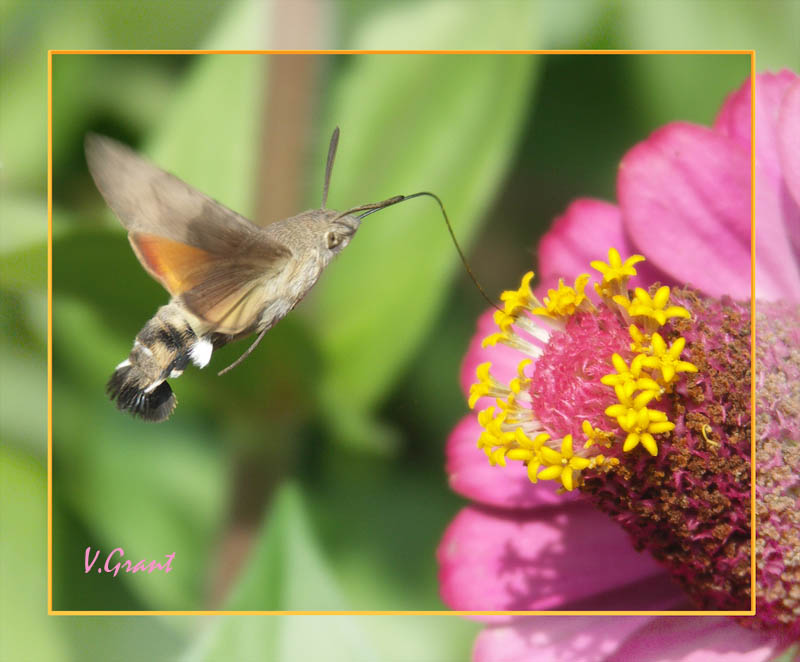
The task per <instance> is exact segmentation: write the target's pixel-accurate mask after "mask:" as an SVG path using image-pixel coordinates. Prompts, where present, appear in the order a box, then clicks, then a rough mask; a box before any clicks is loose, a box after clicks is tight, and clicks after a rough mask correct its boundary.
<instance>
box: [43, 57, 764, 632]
mask: <svg viewBox="0 0 800 662" xmlns="http://www.w3.org/2000/svg"><path fill="white" fill-rule="evenodd" d="M178 54H180V55H442V54H448V55H465V54H469V55H749V56H750V214H751V215H750V411H751V425H750V503H751V506H752V505H754V504H755V502H756V464H755V457H756V455H755V448H756V426H755V415H754V414H755V409H756V386H755V384H756V363H755V352H756V315H755V312H756V311H755V293H756V244H755V231H756V227H755V223H756V202H755V200H756V195H755V194H756V176H755V169H756V156H755V142H756V83H755V76H756V52H755V50H752V49H749V50H618V49H608V50H169V49H165V50H49V51H48V52H47V614H48V615H50V616H146V615H154V616H300V615H317V616H366V615H370V616H754V615H755V613H756V558H755V557H756V555H755V544H756V509H755V508H754V507H751V508H750V610H749V611H619V610H617V611H602V610H597V611H446V610H442V611H402V610H401V611H355V610H354V611H207V610H198V611H188V610H176V611H160V610H150V611H97V610H94V611H91V610H87V611H69V610H54V609H53V55H178Z"/></svg>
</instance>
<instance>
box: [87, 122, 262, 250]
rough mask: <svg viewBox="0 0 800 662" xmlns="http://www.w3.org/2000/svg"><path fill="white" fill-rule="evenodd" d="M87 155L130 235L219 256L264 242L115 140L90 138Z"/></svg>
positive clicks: (253, 229)
mask: <svg viewBox="0 0 800 662" xmlns="http://www.w3.org/2000/svg"><path fill="white" fill-rule="evenodd" d="M85 149H86V162H87V163H88V165H89V172H91V174H92V177H93V178H94V181H95V183H96V184H97V188H98V189H99V190H100V193H101V194H102V195H103V198H105V201H106V202H107V203H108V206H109V207H111V209H113V210H114V213H115V214H116V215H117V217H118V218H119V220H120V221H122V224H123V225H124V226H125V227H126V228H127V229H128V231H129V232H136V233H145V234H151V235H158V236H160V237H165V238H166V239H171V240H173V241H178V242H181V243H184V244H189V245H190V246H194V247H196V248H201V249H203V250H206V251H208V252H211V253H214V254H217V255H228V254H230V253H231V252H235V251H237V250H239V249H240V248H241V247H242V246H243V245H247V244H248V243H250V242H251V241H253V240H254V238H261V239H263V231H262V230H261V228H259V227H258V226H256V225H254V224H253V223H251V222H250V221H248V220H247V219H246V218H245V217H244V216H240V215H239V214H237V213H236V212H234V211H232V210H231V209H228V208H227V207H225V206H224V205H221V204H220V203H219V202H217V201H216V200H213V199H211V198H209V197H208V196H207V195H205V194H203V193H201V192H200V191H198V190H196V189H194V188H192V187H191V186H189V185H188V184H187V183H186V182H184V181H182V180H181V179H178V178H177V177H175V175H171V174H170V173H168V172H165V171H164V170H161V168H158V167H156V166H154V165H153V164H152V163H150V162H149V161H147V160H146V159H144V158H142V157H141V156H139V155H138V154H137V153H136V152H134V151H133V150H132V149H130V148H129V147H126V146H125V145H123V144H121V143H119V142H117V141H116V140H112V139H111V138H106V137H104V136H98V135H96V134H88V135H87V136H86V141H85Z"/></svg>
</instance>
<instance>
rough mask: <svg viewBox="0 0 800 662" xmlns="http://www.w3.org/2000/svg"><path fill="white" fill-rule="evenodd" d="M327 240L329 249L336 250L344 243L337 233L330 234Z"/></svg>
mask: <svg viewBox="0 0 800 662" xmlns="http://www.w3.org/2000/svg"><path fill="white" fill-rule="evenodd" d="M326 239H327V240H328V248H336V247H337V246H338V245H339V244H341V243H342V238H341V237H340V236H339V235H338V234H336V233H335V232H329V233H328V234H327V236H326Z"/></svg>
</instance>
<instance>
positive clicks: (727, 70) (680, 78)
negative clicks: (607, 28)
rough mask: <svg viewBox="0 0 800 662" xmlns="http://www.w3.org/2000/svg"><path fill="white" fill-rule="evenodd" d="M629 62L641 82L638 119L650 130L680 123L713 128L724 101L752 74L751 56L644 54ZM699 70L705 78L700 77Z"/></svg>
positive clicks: (638, 93)
mask: <svg viewBox="0 0 800 662" xmlns="http://www.w3.org/2000/svg"><path fill="white" fill-rule="evenodd" d="M690 58H691V59H690ZM628 62H629V64H630V67H631V70H632V71H633V74H634V76H635V77H636V78H637V79H638V80H637V85H636V90H637V95H636V99H637V103H638V104H639V108H637V111H638V112H637V115H638V117H637V119H638V121H639V122H640V123H642V124H644V125H646V126H647V127H648V128H650V129H653V128H655V127H659V126H662V125H664V124H666V123H668V122H675V121H679V120H682V121H688V122H696V123H698V124H703V125H705V126H709V125H711V124H712V123H713V121H714V119H715V118H716V116H717V113H718V112H719V109H720V108H721V107H722V103H723V101H724V100H725V98H726V97H727V96H728V95H729V94H730V93H731V92H733V91H734V90H735V89H737V88H738V87H739V86H740V85H741V84H742V83H743V82H744V81H745V79H746V78H747V77H748V76H749V75H750V56H749V55H691V56H687V55H641V56H638V57H635V58H630V60H628ZM698 68H701V69H702V70H703V71H704V72H706V75H704V76H698V75H697V69H698ZM677 90H679V91H680V93H681V95H682V96H683V98H677V97H678V96H679V95H677V94H676V91H677ZM687 98H689V99H692V101H693V103H691V104H687V103H686V99H687Z"/></svg>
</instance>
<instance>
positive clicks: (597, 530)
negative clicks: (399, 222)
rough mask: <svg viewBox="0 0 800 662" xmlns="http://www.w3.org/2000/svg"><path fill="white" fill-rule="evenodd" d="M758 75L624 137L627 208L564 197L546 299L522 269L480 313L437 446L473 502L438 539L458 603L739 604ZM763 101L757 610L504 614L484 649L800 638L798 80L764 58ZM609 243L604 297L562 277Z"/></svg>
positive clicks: (748, 650) (744, 578)
mask: <svg viewBox="0 0 800 662" xmlns="http://www.w3.org/2000/svg"><path fill="white" fill-rule="evenodd" d="M750 92H751V87H750V81H749V80H748V81H747V82H745V84H744V85H743V86H742V87H741V88H740V89H739V90H738V91H736V92H735V93H733V94H732V95H731V96H730V97H729V98H728V100H727V101H726V103H725V104H724V105H723V107H722V109H721V111H720V113H719V115H718V117H717V120H716V122H715V124H714V127H713V128H711V129H709V128H705V127H700V126H695V125H691V124H687V123H673V124H670V125H667V126H665V127H663V128H662V129H660V130H658V131H656V132H655V133H654V134H653V135H652V136H650V137H649V138H648V139H647V140H645V141H644V142H642V143H640V144H638V145H637V146H635V147H634V148H633V149H632V150H631V151H630V152H629V153H628V154H627V155H626V156H625V158H624V159H623V161H622V164H621V167H620V172H619V177H618V197H619V200H620V204H619V206H615V205H611V204H608V203H605V202H601V201H597V200H586V199H584V200H578V201H575V202H573V203H572V204H571V205H570V207H569V208H568V209H567V211H566V213H565V214H564V215H563V216H562V217H560V218H559V219H557V220H556V222H555V224H554V226H553V228H552V230H551V231H550V232H549V233H548V234H547V235H546V236H545V237H544V238H543V239H542V241H541V243H540V246H539V251H538V254H539V256H540V265H539V267H540V277H541V283H540V285H539V286H538V287H537V288H536V290H535V294H536V295H538V296H537V297H534V296H533V295H534V292H531V291H530V290H528V289H527V282H525V281H523V284H522V286H521V287H520V289H519V290H517V291H511V292H509V293H506V295H505V296H504V311H503V312H496V311H489V312H487V313H486V314H485V315H483V316H482V317H481V319H480V320H479V322H478V333H477V335H476V337H475V338H474V340H473V342H472V343H471V346H470V349H469V351H468V353H467V356H466V359H465V361H464V366H463V371H462V384H463V385H464V388H465V391H467V393H468V394H470V396H471V404H473V405H476V407H475V408H476V409H477V410H479V411H481V414H480V420H479V418H478V417H475V416H472V415H471V416H468V417H466V418H465V419H464V420H462V421H461V423H459V425H458V426H457V427H456V428H455V430H454V431H453V433H452V434H451V437H450V439H449V440H448V444H447V472H448V475H449V477H450V484H451V486H452V487H453V489H454V490H455V491H457V492H459V493H461V494H463V495H465V496H467V497H468V498H470V499H472V500H473V501H475V502H476V503H475V504H474V505H471V506H468V507H466V508H465V509H463V510H462V511H461V512H460V513H459V514H458V516H457V517H456V519H455V520H454V521H453V522H452V523H451V525H450V526H449V527H448V530H447V532H446V533H445V535H444V538H443V540H442V542H441V544H440V547H439V550H438V558H439V563H440V585H441V593H442V597H443V599H444V601H445V603H446V604H447V605H448V606H449V607H451V608H452V609H457V610H475V611H489V610H502V611H527V610H589V609H593V610H600V609H602V610H605V609H617V610H654V611H661V610H668V609H697V608H700V609H715V610H716V609H720V610H721V609H725V610H728V609H747V608H749V590H750V586H749V563H750V560H749V516H750V515H749V506H750V503H749V491H750V482H749V480H750V464H749V437H750V435H749V429H750V412H749V406H748V400H747V398H748V393H749V377H750V374H749V356H747V351H748V347H749V317H750V315H749V304H748V303H747V301H748V300H749V297H750V209H751V198H750V193H751V187H750V135H751V134H750V127H751V124H750V118H751V114H750V110H751V106H750ZM756 113H757V114H756V135H757V137H758V142H757V145H756V154H755V156H756V201H755V202H756V218H757V232H756V254H757V258H758V259H757V264H756V269H755V274H756V287H757V289H756V298H757V319H756V323H757V327H758V330H757V340H758V347H757V362H758V364H757V376H756V379H757V381H756V386H757V389H758V417H757V460H758V465H757V485H756V490H757V496H758V504H757V510H756V517H757V525H758V528H757V531H758V545H757V547H756V567H757V594H756V604H757V610H758V616H757V617H755V618H750V619H740V620H741V621H743V622H746V624H747V625H749V626H751V627H749V628H747V627H742V626H741V625H740V624H739V623H737V622H736V621H734V620H733V619H726V618H717V617H704V618H702V619H696V618H689V617H684V618H668V617H652V618H650V617H639V618H636V617H628V618H618V619H610V618H597V617H592V618H566V617H563V618H552V617H526V618H518V619H512V618H511V617H499V618H496V619H494V621H493V624H492V626H490V627H488V628H487V629H485V630H484V631H483V632H482V633H481V635H480V636H479V639H478V641H477V643H476V648H475V658H476V659H480V660H528V659H536V660H562V659H563V660H611V659H620V660H622V659H637V660H647V659H669V660H673V659H674V660H695V659H696V660H716V659H721V658H722V657H724V656H727V657H724V659H726V660H764V659H767V658H768V657H769V656H771V655H772V654H774V653H775V651H776V650H778V649H780V648H781V647H782V646H785V645H786V643H787V642H789V641H794V640H796V639H797V638H798V637H799V636H800V479H799V478H798V476H800V448H798V440H800V379H798V378H800V331H798V329H800V306H798V302H799V301H800V82H799V79H798V77H797V76H796V75H795V74H793V73H792V72H789V71H784V72H781V73H780V74H776V75H770V74H763V75H760V76H758V77H757V78H756ZM609 247H614V248H616V249H618V250H619V253H620V254H621V256H622V259H621V260H617V259H616V257H617V256H616V254H614V253H610V254H609V258H608V264H607V265H600V264H595V265H594V266H596V267H599V271H600V274H601V276H602V278H600V279H598V280H599V283H598V290H597V296H594V295H593V294H592V290H590V289H587V282H586V281H587V279H586V278H583V277H578V280H577V281H576V282H575V285H574V287H569V286H565V285H563V283H562V284H561V287H560V288H558V289H555V288H556V283H557V281H558V279H559V278H568V277H576V276H578V274H581V273H582V272H583V271H584V270H585V269H586V266H587V265H588V264H589V263H590V262H592V261H598V260H600V259H601V258H602V259H605V254H606V251H607V250H608V248H609ZM636 254H642V255H643V256H645V258H646V261H644V262H638V261H637V259H634V260H631V261H625V258H627V257H630V256H635V255H636ZM607 272H612V278H610V279H609V278H607V277H606V276H607ZM632 272H635V275H633V276H632ZM615 274H616V275H621V276H622V278H621V279H619V280H616V281H615V280H614V278H613V276H614V275H615ZM626 278H627V279H629V281H627V280H625V279H626ZM655 282H659V283H660V284H661V285H666V286H669V287H671V288H672V289H671V290H669V291H665V290H664V289H662V290H660V291H658V290H657V289H656V288H652V289H650V290H647V289H646V288H648V287H649V286H650V285H652V284H653V283H655ZM636 287H640V288H643V289H641V290H638V291H636V293H635V294H634V292H633V291H631V290H633V288H636ZM548 288H553V291H551V292H549V293H547V294H545V293H546V292H547V291H548ZM629 288H630V289H629ZM587 294H588V295H589V296H587ZM529 295H530V296H529ZM544 296H547V297H548V299H549V300H544V301H541V300H540V299H544ZM615 297H617V299H616V300H615ZM736 301H740V302H743V303H736ZM773 302H774V303H773ZM515 306H516V307H515ZM637 306H638V307H637ZM670 307H673V310H671V313H670ZM542 308H543V309H544V310H541V309H542ZM659 310H660V311H661V313H662V314H659ZM680 311H688V313H689V317H688V318H687V316H686V315H685V314H684V313H683V312H680ZM531 312H535V313H536V314H534V315H531V314H530V313H531ZM548 315H549V316H548ZM657 318H658V319H657ZM631 322H633V326H634V327H635V328H634V329H629V328H628V326H629V324H630V323H631ZM496 324H497V325H499V327H500V331H499V333H498V328H497V326H496ZM493 334H494V336H493ZM626 334H627V335H626ZM656 335H658V338H659V339H658V340H655V336H656ZM487 337H489V339H490V340H489V343H490V344H489V346H486V347H483V344H484V341H485V339H486V338H487ZM680 338H683V339H684V341H680V340H679V339H680ZM493 341H499V343H498V344H493V345H492V344H491V343H492V342H493ZM743 348H744V349H743ZM614 354H616V355H617V356H616V357H614V358H613V360H612V357H613V356H614ZM639 354H642V355H644V358H640V359H636V356H638V355H639ZM524 355H528V356H529V358H531V359H532V360H531V362H530V363H529V364H523V365H522V366H520V362H521V359H522V358H524ZM634 359H636V361H638V364H637V365H636V366H635V367H634V363H635V361H634ZM487 362H488V363H490V364H491V366H490V367H488V366H486V365H485V364H486V363H487ZM670 366H671V367H670ZM695 369H697V370H695ZM476 372H479V374H478V375H477V377H478V382H477V385H475V382H476ZM567 375H569V378H567ZM652 382H655V384H653V383H652ZM649 390H650V391H652V393H650V394H648V391H649ZM615 398H616V399H615ZM637 398H639V400H638V402H635V401H636V399H637ZM743 398H744V400H743ZM609 402H611V403H612V404H609ZM501 403H502V404H501ZM616 405H619V406H616ZM492 406H494V407H495V409H494V410H491V407H492ZM641 410H646V411H647V412H649V413H647V414H645V415H641V416H640V415H639V414H638V413H637V412H641ZM657 412H661V413H657ZM637 416H639V418H637ZM642 416H644V418H642ZM644 419H647V420H644ZM637 421H639V423H638V424H637ZM667 423H669V425H668V424H667ZM648 426H650V427H648ZM516 428H520V431H519V432H517V431H516ZM476 441H477V442H478V444H479V446H480V447H482V448H483V449H484V452H481V451H480V450H478V448H476ZM584 441H585V443H584ZM598 445H600V446H599V448H598ZM606 446H607V448H606ZM623 448H624V450H623ZM544 449H547V450H544ZM598 450H602V451H603V452H602V454H601V453H598V452H597V451H598ZM487 455H488V458H489V460H490V461H489V462H487ZM556 455H558V457H556ZM598 458H599V459H598ZM490 462H494V463H495V464H500V465H503V464H505V466H504V468H501V467H497V466H491V464H490ZM547 479H552V480H555V481H556V482H557V483H558V484H559V485H561V487H562V490H561V491H562V492H563V494H559V493H557V491H556V490H555V489H554V486H553V483H549V482H547ZM532 480H537V481H539V482H537V483H536V484H534V483H533V482H531V481H532ZM542 481H544V482H542ZM593 504H594V505H593ZM597 506H599V509H598V508H597ZM601 510H602V511H605V513H606V514H603V512H600V511H601ZM608 515H611V518H609V517H608ZM614 520H615V521H614ZM620 524H621V525H622V526H619V525H620ZM631 540H633V542H634V545H635V546H636V547H637V548H639V549H647V550H648V551H649V552H650V554H642V553H639V552H636V551H635V550H634V547H633V546H632V545H631ZM754 628H755V629H754ZM656 652H657V655H656V654H655V653H656Z"/></svg>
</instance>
